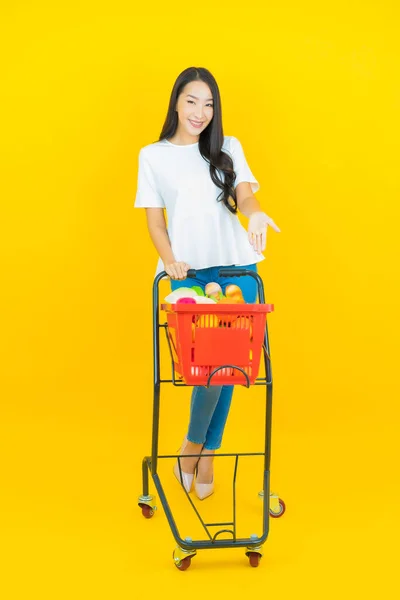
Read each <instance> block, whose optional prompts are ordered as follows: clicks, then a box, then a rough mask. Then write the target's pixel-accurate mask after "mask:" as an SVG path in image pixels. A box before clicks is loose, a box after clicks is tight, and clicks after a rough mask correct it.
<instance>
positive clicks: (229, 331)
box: [161, 304, 274, 385]
mask: <svg viewBox="0 0 400 600" xmlns="http://www.w3.org/2000/svg"><path fill="white" fill-rule="evenodd" d="M161 308H162V309H163V310H165V312H166V314H167V325H168V337H169V341H170V347H171V352H172V358H173V362H174V367H175V372H176V373H177V374H178V376H179V377H180V379H182V380H183V381H184V382H185V383H186V384H188V385H206V384H207V382H208V379H209V376H210V375H211V373H212V372H213V371H214V370H215V369H217V368H219V367H223V368H221V369H220V370H218V371H217V372H216V373H215V374H214V375H213V376H212V378H211V380H210V382H209V384H210V385H223V384H232V385H233V384H246V383H247V379H246V377H245V376H244V374H243V373H242V372H241V371H239V370H238V369H236V368H234V367H240V368H241V369H243V371H244V372H245V373H246V375H247V377H248V378H249V382H250V384H253V383H254V382H255V380H256V378H257V376H258V371H259V368H260V358H261V351H262V346H263V342H264V334H265V323H266V317H267V313H269V312H272V311H273V310H274V306H273V304H215V305H211V304H162V305H161Z"/></svg>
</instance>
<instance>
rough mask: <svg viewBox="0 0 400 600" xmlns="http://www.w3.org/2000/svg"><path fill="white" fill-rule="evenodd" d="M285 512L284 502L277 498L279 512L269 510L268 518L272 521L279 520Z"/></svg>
mask: <svg viewBox="0 0 400 600" xmlns="http://www.w3.org/2000/svg"><path fill="white" fill-rule="evenodd" d="M285 510H286V505H285V503H284V501H283V500H281V499H280V498H279V510H278V511H275V510H272V509H271V508H270V509H269V516H270V517H272V518H273V519H279V517H281V516H282V515H283V514H284V512H285Z"/></svg>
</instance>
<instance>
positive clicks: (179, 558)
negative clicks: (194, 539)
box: [172, 538, 197, 571]
mask: <svg viewBox="0 0 400 600" xmlns="http://www.w3.org/2000/svg"><path fill="white" fill-rule="evenodd" d="M187 539H189V538H187ZM196 554H197V553H196V550H194V549H193V550H184V549H183V548H181V547H180V546H177V547H176V548H175V550H174V551H173V553H172V558H173V559H174V565H175V566H176V568H177V569H179V570H180V571H186V569H188V568H189V567H190V564H191V562H192V558H193V556H196Z"/></svg>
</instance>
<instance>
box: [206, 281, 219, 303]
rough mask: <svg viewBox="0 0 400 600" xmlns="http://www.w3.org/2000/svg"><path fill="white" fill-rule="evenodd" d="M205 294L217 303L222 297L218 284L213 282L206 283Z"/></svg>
mask: <svg viewBox="0 0 400 600" xmlns="http://www.w3.org/2000/svg"><path fill="white" fill-rule="evenodd" d="M205 292H206V296H208V297H209V298H212V299H213V300H216V301H217V302H219V300H220V299H221V298H222V297H223V293H222V288H221V286H220V285H219V284H218V283H215V281H211V282H210V283H207V285H206V287H205Z"/></svg>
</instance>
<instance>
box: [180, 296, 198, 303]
mask: <svg viewBox="0 0 400 600" xmlns="http://www.w3.org/2000/svg"><path fill="white" fill-rule="evenodd" d="M176 304H196V299H195V298H191V297H190V296H189V297H187V296H185V297H184V298H178V300H177V301H176Z"/></svg>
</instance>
